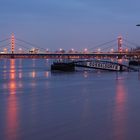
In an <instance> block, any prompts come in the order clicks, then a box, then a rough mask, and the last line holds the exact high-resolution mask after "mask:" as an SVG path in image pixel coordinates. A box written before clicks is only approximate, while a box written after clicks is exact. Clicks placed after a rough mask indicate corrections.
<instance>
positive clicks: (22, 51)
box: [0, 34, 140, 59]
mask: <svg viewBox="0 0 140 140" xmlns="http://www.w3.org/2000/svg"><path fill="white" fill-rule="evenodd" d="M138 46H139V45H137V44H135V43H132V42H131V41H128V40H126V39H123V38H122V37H121V36H119V37H118V38H117V39H114V40H111V41H107V42H105V43H102V44H99V45H96V46H95V45H94V46H93V47H90V48H85V49H83V50H82V51H79V52H78V51H75V50H74V49H70V50H69V51H65V50H63V49H62V48H60V49H59V50H57V51H49V50H48V49H46V48H45V47H40V46H38V45H35V44H33V43H30V42H28V41H25V40H23V39H20V38H16V37H15V35H14V34H12V35H11V37H9V38H6V39H3V40H0V58H45V59H90V58H136V59H137V58H138V59H139V57H140V52H139V51H136V50H135V48H136V47H138Z"/></svg>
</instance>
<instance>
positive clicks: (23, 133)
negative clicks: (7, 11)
mask: <svg viewBox="0 0 140 140" xmlns="http://www.w3.org/2000/svg"><path fill="white" fill-rule="evenodd" d="M50 63H51V62H50V61H49V60H45V59H0V140H140V78H139V77H140V75H139V73H138V72H123V73H116V72H103V71H93V70H91V71H77V72H73V73H51V72H50Z"/></svg>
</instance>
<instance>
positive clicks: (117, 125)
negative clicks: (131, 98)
mask: <svg viewBox="0 0 140 140" xmlns="http://www.w3.org/2000/svg"><path fill="white" fill-rule="evenodd" d="M124 82H125V80H124V79H123V77H119V78H118V79H117V80H116V95H115V108H114V114H113V118H114V120H113V125H114V135H115V139H114V140H125V139H126V137H125V136H126V127H127V126H126V117H127V114H126V101H127V93H126V87H125V83H124Z"/></svg>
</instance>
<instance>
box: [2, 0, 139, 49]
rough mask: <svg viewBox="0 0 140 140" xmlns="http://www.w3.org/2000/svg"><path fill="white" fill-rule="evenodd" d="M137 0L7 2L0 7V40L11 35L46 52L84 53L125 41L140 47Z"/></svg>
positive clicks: (17, 0)
mask: <svg viewBox="0 0 140 140" xmlns="http://www.w3.org/2000/svg"><path fill="white" fill-rule="evenodd" d="M139 4H140V2H139V1H138V0H134V1H130V0H123V1H120V0H118V1H111V0H108V1H102V0H94V1H92V0H71V1H68V0H47V1H45V0H40V1H37V0H30V1H27V0H24V1H19V0H13V1H10V0H6V1H2V2H1V5H0V18H1V20H0V40H2V39H3V38H5V37H8V36H9V35H10V34H11V33H12V32H14V33H15V36H16V37H18V38H23V39H24V40H27V41H30V42H33V43H34V44H37V45H39V46H40V47H43V48H49V49H50V50H56V49H57V48H63V49H66V50H68V49H71V48H75V49H76V50H81V48H92V47H94V45H98V44H100V43H103V42H106V41H109V40H112V39H115V38H116V40H117V36H119V35H122V36H123V37H124V38H127V39H128V40H131V41H132V42H135V43H136V44H140V41H139V35H140V30H139V29H138V27H136V26H135V25H136V24H138V23H140V20H139V12H140V9H139Z"/></svg>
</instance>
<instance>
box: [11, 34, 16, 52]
mask: <svg viewBox="0 0 140 140" xmlns="http://www.w3.org/2000/svg"><path fill="white" fill-rule="evenodd" d="M14 51H15V36H14V34H13V33H12V35H11V52H12V53H14Z"/></svg>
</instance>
